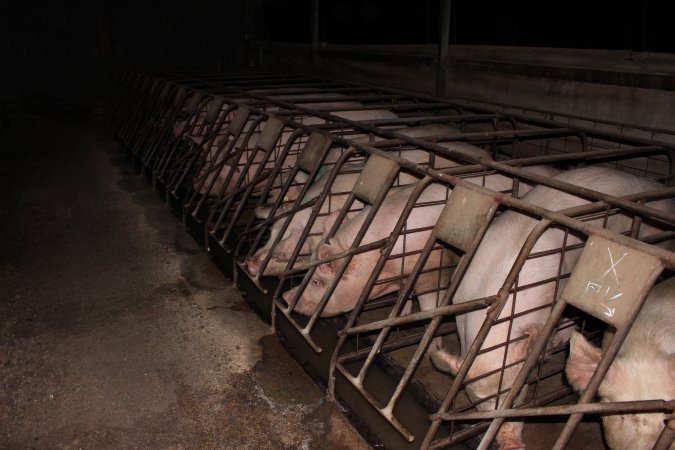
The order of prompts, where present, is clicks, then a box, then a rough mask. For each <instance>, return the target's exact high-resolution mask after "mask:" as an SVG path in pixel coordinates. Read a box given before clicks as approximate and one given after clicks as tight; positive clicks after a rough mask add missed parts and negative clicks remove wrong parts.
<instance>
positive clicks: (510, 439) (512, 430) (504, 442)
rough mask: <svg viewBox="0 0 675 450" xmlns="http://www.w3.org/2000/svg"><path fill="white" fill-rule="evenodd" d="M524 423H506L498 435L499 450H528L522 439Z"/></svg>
mask: <svg viewBox="0 0 675 450" xmlns="http://www.w3.org/2000/svg"><path fill="white" fill-rule="evenodd" d="M522 432H523V423H522V422H506V423H504V424H503V425H502V426H501V428H500V429H499V432H498V433H497V439H496V440H497V444H499V450H527V446H526V445H525V443H524V442H523V439H522Z"/></svg>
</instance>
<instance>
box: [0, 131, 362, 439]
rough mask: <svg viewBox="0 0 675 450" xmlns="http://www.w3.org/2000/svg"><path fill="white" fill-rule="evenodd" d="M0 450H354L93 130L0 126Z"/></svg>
mask: <svg viewBox="0 0 675 450" xmlns="http://www.w3.org/2000/svg"><path fill="white" fill-rule="evenodd" d="M0 192H2V195H1V196H0V198H1V199H2V200H0V449H19V448H38V449H39V448H50V449H51V448H64V449H79V448H82V449H101V448H161V449H192V448H200V449H201V448H227V449H229V448H237V449H239V448H241V449H297V448H301V449H365V448H367V445H366V444H365V442H364V441H363V440H362V439H361V438H360V436H359V435H358V434H357V433H356V432H355V431H354V430H353V429H352V427H351V426H350V425H349V424H348V422H347V421H346V420H345V418H344V416H343V415H342V414H341V413H340V412H339V410H338V409H337V407H336V406H335V405H334V404H332V403H328V402H326V401H325V400H324V398H323V394H322V393H321V392H320V390H319V389H318V388H317V387H316V386H315V385H314V384H313V382H312V381H311V380H310V379H309V377H308V376H307V375H306V374H305V373H304V372H303V371H302V369H301V368H300V366H299V365H297V364H296V363H295V361H294V360H293V359H292V358H291V357H290V356H289V355H288V354H287V353H286V352H285V351H284V350H283V349H282V347H281V346H280V344H279V343H278V342H277V340H276V338H275V336H274V335H273V334H272V332H271V330H270V328H269V327H268V326H267V325H265V324H264V323H263V322H262V321H261V320H259V319H258V317H257V316H256V315H255V314H254V313H253V312H251V311H250V310H249V308H248V307H247V305H246V304H245V303H244V301H243V300H242V298H241V296H240V294H239V293H238V292H237V290H236V289H235V287H234V286H233V284H232V283H231V282H230V281H228V280H226V279H225V278H224V277H223V276H222V275H221V273H220V272H218V270H217V269H216V268H215V266H214V265H213V264H212V263H211V262H210V261H209V259H208V258H207V256H206V254H205V253H204V252H203V251H201V250H200V248H199V247H198V245H197V244H196V243H195V242H194V241H193V240H192V239H191V238H190V237H189V236H188V234H187V233H186V231H185V230H184V228H183V226H182V224H181V223H180V222H179V221H178V220H177V219H176V218H175V217H174V216H173V214H172V213H171V212H170V210H169V209H168V208H167V206H166V204H165V203H163V202H162V201H160V200H159V198H158V197H157V195H156V193H155V192H154V191H153V190H152V189H151V188H150V187H149V185H148V184H147V182H146V181H145V180H144V179H143V178H142V177H140V176H139V175H136V174H135V173H133V171H132V169H131V167H130V165H129V164H128V163H127V161H126V160H125V159H124V158H123V157H122V155H121V151H120V149H119V147H118V146H117V145H116V144H115V143H114V141H113V140H112V138H111V137H110V135H109V134H108V132H107V131H106V130H105V128H104V127H103V125H102V124H100V123H97V122H89V123H83V124H67V125H64V124H56V123H39V124H35V123H24V124H20V125H16V126H13V127H11V128H5V129H2V130H0Z"/></svg>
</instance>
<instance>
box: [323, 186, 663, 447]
mask: <svg viewBox="0 0 675 450" xmlns="http://www.w3.org/2000/svg"><path fill="white" fill-rule="evenodd" d="M467 184H468V183H465V184H464V185H467ZM460 186H462V185H460ZM670 191H671V192H669V193H667V194H664V193H663V192H661V191H660V192H657V193H655V194H654V195H652V197H653V198H658V197H663V196H664V195H669V196H671V197H672V195H673V192H672V190H670ZM459 192H461V190H460V189H459V188H456V189H455V190H454V191H453V194H451V197H450V198H451V199H452V198H453V196H457V194H458V193H459ZM640 195H641V196H642V197H644V196H645V195H644V194H640ZM634 197H638V196H637V195H636V196H634ZM486 198H487V200H486V202H485V203H486V204H489V203H490V202H494V200H495V198H494V194H493V195H490V196H487V197H486ZM502 198H505V197H504V196H502ZM602 203H603V202H597V203H596V204H594V205H592V206H593V208H589V207H588V206H584V207H583V208H577V213H579V212H580V211H582V210H583V211H584V212H585V213H588V212H589V211H590V210H593V209H596V210H598V209H600V210H601V209H602V208H603V205H602ZM448 204H449V205H451V204H452V202H451V200H449V201H448ZM606 206H607V205H604V207H606ZM479 209H480V208H479ZM489 209H492V207H491V208H489ZM484 210H485V209H483V211H484ZM530 212H534V211H532V210H531V211H530ZM570 212H571V211H570ZM540 213H541V211H540ZM556 215H557V214H554V215H553V216H556ZM478 217H479V218H478V219H477V220H475V219H474V220H473V222H475V223H477V224H480V223H483V224H484V226H485V227H487V224H486V223H484V221H483V220H482V219H483V217H482V216H481V215H480V214H478ZM556 218H557V219H560V218H559V217H556ZM671 219H672V218H671ZM463 220H469V221H471V218H469V219H466V218H465V219H463ZM463 220H456V221H455V222H454V225H453V227H456V228H457V229H459V230H460V233H459V235H461V234H462V233H464V232H465V230H467V229H475V226H473V227H471V226H463ZM459 222H461V223H459ZM439 223H440V222H439ZM448 223H453V222H448ZM550 223H551V222H550V221H549V220H544V221H543V222H541V225H540V226H539V229H538V230H535V231H537V232H534V231H533V233H532V235H531V236H530V239H529V241H530V245H529V246H526V247H525V248H524V250H522V251H521V256H520V258H519V259H521V260H522V261H524V259H525V258H526V257H527V255H528V253H529V251H530V250H531V247H532V246H534V243H535V242H536V239H537V238H538V237H539V235H540V234H541V233H543V232H544V231H545V229H546V228H547V227H548V226H549V225H550ZM671 224H672V222H671ZM586 225H588V226H586ZM596 228H597V227H596ZM579 229H586V231H587V232H589V233H590V232H591V231H589V230H593V225H589V224H583V223H582V224H580V225H579ZM600 230H604V229H600ZM600 230H598V229H595V230H593V232H595V234H607V235H609V236H611V237H612V238H614V239H617V240H619V241H622V242H625V241H627V239H628V238H625V237H624V236H617V235H614V234H612V233H606V232H601V231H600ZM439 231H441V230H439ZM605 231H606V230H605ZM442 232H443V233H444V234H447V233H448V230H447V229H445V230H443V231H442ZM450 234H451V235H452V234H453V233H452V232H450ZM469 236H470V234H469ZM477 237H480V233H479V234H478V235H477ZM670 237H671V238H672V233H671V236H670ZM430 240H431V238H430ZM460 241H461V240H460ZM628 242H631V244H633V242H632V241H631V240H628ZM431 245H432V244H430V243H427V246H426V247H425V253H426V252H428V251H429V249H430V248H431ZM465 245H466V244H465V243H464V245H462V243H461V242H460V245H458V247H459V248H462V247H465ZM636 246H637V247H642V248H646V249H649V250H650V251H652V250H654V251H653V252H652V253H657V254H659V255H660V256H661V257H662V258H663V257H665V258H666V260H668V261H670V265H671V268H672V262H673V261H674V260H673V259H672V257H673V255H672V254H670V253H669V252H665V253H664V251H660V249H658V248H656V247H650V246H647V247H644V244H641V243H637V244H636ZM470 247H472V246H470ZM470 247H469V248H470ZM422 260H423V258H420V260H418V262H417V265H416V268H415V269H414V270H413V274H412V275H411V278H410V279H409V282H408V284H406V288H404V289H403V290H402V291H403V292H402V293H401V294H400V296H399V298H398V299H397V303H396V306H395V307H394V309H393V310H392V312H391V314H390V318H389V319H388V320H383V321H380V322H376V323H371V324H367V325H361V326H356V327H354V326H353V323H354V321H355V319H356V317H357V316H358V314H359V312H360V308H361V307H362V306H363V303H364V301H365V299H366V298H367V296H366V295H362V296H361V298H360V299H359V303H358V304H357V307H356V309H355V310H354V311H353V312H352V314H351V315H350V318H349V320H348V324H347V326H346V327H345V328H344V329H343V331H341V332H340V333H339V334H340V341H339V343H338V345H337V346H336V349H335V353H334V356H333V358H332V361H331V364H332V367H331V372H333V371H334V370H335V368H337V369H338V370H339V371H340V372H341V374H342V375H344V376H345V378H347V379H348V380H349V381H351V382H352V383H353V384H354V385H355V386H356V387H357V388H359V387H361V386H362V385H363V377H364V372H365V371H367V368H368V366H369V364H371V363H372V359H373V358H374V355H376V354H378V353H379V352H380V350H381V348H382V344H383V342H384V339H386V334H387V333H388V332H389V331H390V329H391V327H392V326H397V325H401V324H404V323H410V322H413V321H419V320H421V319H430V318H431V317H434V318H433V319H432V321H431V323H430V324H429V325H428V327H427V330H426V333H425V336H424V339H423V340H422V342H421V343H420V346H419V347H418V348H417V351H416V353H415V356H414V357H413V359H412V362H411V363H410V365H409V366H408V368H407V370H406V373H405V375H404V376H403V378H402V381H401V384H399V386H398V387H397V389H396V391H395V394H394V395H393V396H392V397H391V400H390V401H389V402H388V403H386V406H381V405H380V403H379V402H378V401H377V400H375V399H374V398H373V397H372V396H370V395H369V394H368V393H367V392H365V391H364V397H366V398H367V399H368V401H369V402H370V403H371V404H372V405H373V406H375V407H376V408H377V409H378V410H379V411H380V412H381V414H383V415H384V416H385V417H387V418H388V419H391V422H392V425H393V426H394V428H396V429H397V430H399V431H400V432H402V434H404V436H406V438H408V439H411V435H410V434H409V433H407V431H406V430H405V429H402V426H401V424H400V423H398V422H397V421H395V418H394V417H393V416H391V414H392V411H393V409H394V407H395V400H396V395H397V394H400V392H402V389H403V386H404V385H405V383H407V382H408V381H409V379H410V376H411V374H412V372H414V370H415V369H416V368H417V365H418V364H419V359H420V358H421V357H422V356H423V355H424V353H425V351H426V348H427V347H428V345H429V343H430V342H431V339H432V338H433V337H434V332H435V327H437V326H438V324H439V322H440V320H439V319H438V318H439V317H440V316H441V315H446V314H451V313H453V312H454V313H455V314H457V313H458V312H461V310H463V309H470V308H474V307H478V306H483V305H489V304H492V303H494V301H495V298H496V297H501V298H502V302H503V301H505V300H506V298H507V295H508V292H509V290H510V289H511V285H512V284H513V282H514V281H515V279H516V277H517V275H518V270H519V268H518V267H517V265H514V269H513V270H512V275H511V276H510V277H509V280H507V282H506V283H505V287H504V288H503V289H502V290H501V291H500V292H499V293H498V294H497V296H493V297H490V298H484V299H476V300H474V301H473V302H468V303H464V304H461V305H453V306H451V307H449V308H443V306H446V305H447V302H448V299H449V298H450V297H451V296H452V293H453V291H454V289H456V285H455V287H454V289H453V288H451V289H450V291H449V293H448V294H447V297H446V299H445V301H444V302H443V303H442V305H441V308H442V309H440V310H439V311H436V312H431V313H429V312H426V313H418V314H416V315H415V314H413V315H412V316H406V317H399V316H398V314H399V312H400V309H401V307H402V301H403V300H404V299H405V298H406V296H407V295H409V294H410V291H411V290H412V286H413V283H414V277H415V275H416V274H417V273H418V272H419V270H420V267H421V265H422ZM464 261H466V259H464V260H462V262H460V265H459V266H458V267H457V269H456V272H455V277H458V276H461V275H460V274H461V269H462V268H463V267H465V265H464V266H463V265H462V264H463V263H464ZM456 279H457V278H456ZM646 289H648V287H647V288H646ZM502 306H503V305H502ZM498 314H499V310H498V309H493V310H492V314H491V316H492V320H493V322H494V321H496V319H497V317H498ZM553 324H554V325H555V324H557V320H556V321H554V322H553ZM491 325H492V324H487V323H486V325H484V328H483V329H482V330H481V331H483V332H482V333H479V338H477V339H476V342H478V343H480V337H481V336H483V337H484V336H486V335H487V332H488V331H489V328H490V326H491ZM371 330H379V331H380V335H379V337H378V339H377V341H376V342H375V344H373V346H372V347H371V349H370V353H369V354H368V359H367V362H366V363H365V364H364V366H363V368H362V369H361V371H360V372H359V374H358V376H356V377H355V376H354V375H352V374H351V373H350V372H349V371H347V369H345V368H344V366H343V365H342V364H341V360H340V358H339V357H338V354H339V351H340V348H341V346H342V345H344V340H345V339H346V337H347V336H348V335H354V334H357V333H361V332H364V331H371ZM546 338H547V337H542V338H541V339H542V341H541V342H544V343H545V342H546ZM542 345H543V344H542ZM472 348H473V349H474V352H473V353H471V352H469V354H468V355H467V357H466V359H465V365H464V366H463V368H466V369H465V370H464V372H460V373H458V374H457V376H456V378H455V383H454V384H453V388H455V389H454V391H452V390H451V392H450V393H449V394H448V398H453V399H454V397H455V396H456V395H457V393H458V391H459V387H460V385H461V383H462V380H461V379H462V378H463V377H464V376H466V372H468V367H469V365H470V362H471V360H472V357H475V354H476V353H477V352H478V348H479V345H478V344H475V346H474V347H472ZM532 354H536V353H534V352H533V353H532ZM346 356H347V357H348V358H349V357H350V356H351V355H346ZM532 358H534V360H536V357H535V356H533V357H532ZM460 370H461V369H460ZM523 373H525V372H524V371H523V372H521V374H523ZM334 376H335V375H334V374H333V375H331V377H330V378H329V382H330V383H331V386H333V385H334ZM526 376H527V373H525V375H523V377H526ZM511 392H513V393H517V392H518V390H517V388H513V389H512V390H511ZM513 395H515V394H513ZM446 403H448V402H447V401H446ZM444 405H445V404H444ZM445 407H446V408H447V405H445ZM434 417H438V415H436V416H434ZM444 417H446V418H447V417H449V416H448V415H447V414H446V415H445V416H444ZM495 426H497V428H498V425H495ZM434 431H437V428H436V429H435V430H434ZM462 437H465V436H462ZM561 439H562V438H561ZM452 442H453V441H451V440H448V439H446V440H444V441H443V442H442V444H443V445H447V444H450V443H452ZM454 442H456V441H454ZM488 442H489V441H488ZM427 444H428V442H427ZM434 448H435V447H434Z"/></svg>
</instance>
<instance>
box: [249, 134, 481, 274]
mask: <svg viewBox="0 0 675 450" xmlns="http://www.w3.org/2000/svg"><path fill="white" fill-rule="evenodd" d="M400 132H401V133H402V134H405V135H407V136H416V137H417V136H434V135H445V136H452V135H453V134H455V133H456V132H457V129H456V128H455V127H453V126H448V125H442V124H432V125H423V126H419V127H412V128H407V129H403V130H400ZM442 145H444V146H446V147H449V148H454V149H456V150H457V149H460V151H464V152H467V153H470V154H473V155H474V156H475V155H479V156H480V157H482V158H488V159H489V155H488V154H487V153H485V152H484V151H483V150H481V149H479V148H478V147H475V146H472V145H470V144H463V143H457V142H453V143H444V144H442ZM400 156H401V157H403V158H406V159H408V160H410V161H412V162H415V163H418V164H423V163H425V162H428V161H429V153H428V152H426V151H423V150H404V151H402V152H401V153H400ZM434 164H435V167H436V168H447V167H452V166H454V165H456V163H455V162H453V161H451V160H449V159H445V158H440V157H436V158H435V160H434ZM360 168H362V166H355V165H349V166H346V167H345V169H346V170H350V171H351V170H355V169H356V170H358V169H360ZM358 175H359V174H358V173H350V174H341V175H338V176H337V177H336V179H335V181H334V182H333V185H332V186H331V192H332V193H334V192H346V191H350V190H351V189H352V187H353V186H354V183H355V182H356V180H357V179H358ZM325 180H326V178H323V177H322V178H320V179H319V180H318V181H317V182H315V183H314V184H312V186H311V187H310V189H309V190H308V191H307V193H306V194H305V197H304V199H303V203H305V202H307V201H309V200H311V199H313V198H315V197H317V196H318V195H319V194H321V191H322V190H323V188H324V186H325ZM416 181H419V178H416V177H414V176H412V175H409V174H405V173H401V174H399V183H400V184H401V185H405V184H411V183H413V182H416ZM295 189H297V191H298V192H297V193H294V194H293V195H295V197H291V200H293V199H295V198H296V197H297V195H298V194H299V191H300V190H301V186H296V187H295ZM289 192H290V190H289ZM346 198H347V197H346V196H337V197H335V196H334V197H332V198H331V202H330V206H331V208H332V210H333V211H336V210H339V209H340V208H341V207H342V205H343V204H344V202H345V200H346ZM355 207H356V208H358V207H360V206H359V205H356V206H355ZM286 208H290V205H286V206H285V207H284V210H285V209H286ZM270 210H271V208H270V207H259V208H257V209H256V216H257V217H259V218H267V217H268V215H269V213H270ZM320 212H321V213H322V214H323V215H320V216H318V217H317V219H316V220H315V222H314V225H313V230H312V232H320V231H321V230H322V228H324V221H325V220H326V216H327V213H328V212H329V211H328V210H327V205H322V207H321V211H320ZM310 215H311V210H310V209H305V210H302V211H299V212H298V213H296V214H295V215H294V217H293V218H292V219H291V222H290V224H289V227H288V228H287V230H286V232H285V234H284V236H283V238H282V239H281V240H280V241H279V243H278V244H277V245H276V246H275V247H274V249H272V243H273V242H274V239H275V238H276V236H278V234H279V232H280V230H281V227H282V225H283V223H284V221H277V222H276V223H275V224H274V225H272V227H271V237H270V239H269V240H268V241H267V244H266V245H265V246H263V247H261V248H260V249H258V250H257V251H256V253H255V254H254V255H253V256H252V257H250V258H247V259H246V267H247V269H248V272H249V273H250V274H251V275H254V276H256V275H258V272H259V268H260V264H261V262H262V261H263V260H264V259H265V257H266V256H267V254H268V253H269V252H270V250H272V253H273V254H272V257H271V259H270V261H269V263H268V265H267V266H266V267H265V272H264V274H263V275H266V276H276V275H281V273H282V272H283V271H284V270H285V268H286V265H287V263H288V261H289V257H290V255H291V254H292V253H293V250H294V249H295V246H296V245H297V244H298V240H299V238H300V235H301V234H302V230H303V229H304V228H305V226H306V225H307V223H308V221H309V218H310ZM324 231H328V230H324ZM315 242H316V239H313V240H312V241H309V242H304V243H303V248H302V252H301V254H302V255H304V254H308V253H310V252H311V251H313V249H314V245H313V244H314V243H315ZM305 262H306V258H304V257H299V258H298V259H297V260H296V264H303V263H305Z"/></svg>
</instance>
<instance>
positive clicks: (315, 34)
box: [310, 0, 320, 70]
mask: <svg viewBox="0 0 675 450" xmlns="http://www.w3.org/2000/svg"><path fill="white" fill-rule="evenodd" d="M319 19H320V13H319V0H312V19H311V20H312V24H311V27H312V48H311V53H310V67H311V68H312V70H316V68H317V67H316V66H317V61H318V57H319Z"/></svg>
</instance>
